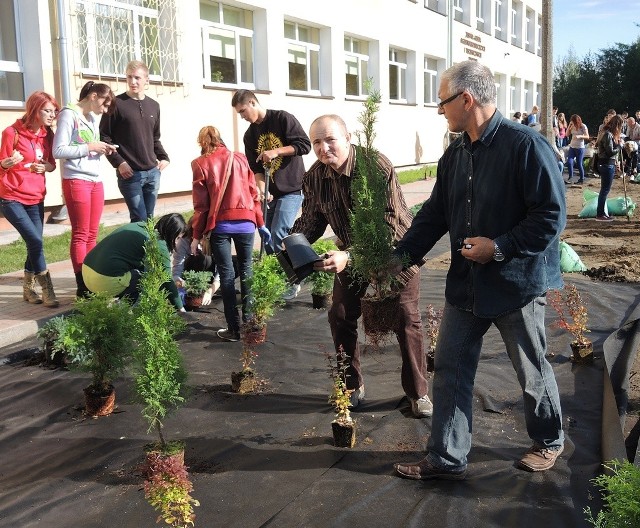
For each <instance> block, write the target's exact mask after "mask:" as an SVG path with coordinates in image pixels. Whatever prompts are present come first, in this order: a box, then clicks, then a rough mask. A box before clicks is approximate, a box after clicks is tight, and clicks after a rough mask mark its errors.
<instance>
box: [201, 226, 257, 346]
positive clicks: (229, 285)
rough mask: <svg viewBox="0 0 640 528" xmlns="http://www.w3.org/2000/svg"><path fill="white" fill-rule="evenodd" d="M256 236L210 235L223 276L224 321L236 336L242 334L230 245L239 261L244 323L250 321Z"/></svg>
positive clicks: (212, 248) (246, 234) (221, 282)
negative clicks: (250, 298)
mask: <svg viewBox="0 0 640 528" xmlns="http://www.w3.org/2000/svg"><path fill="white" fill-rule="evenodd" d="M254 236H255V233H240V234H218V233H211V236H210V242H211V252H212V253H213V259H214V260H215V261H216V266H217V267H218V273H219V274H220V291H221V293H222V303H223V305H224V318H225V320H226V321H227V328H228V329H229V330H231V331H232V332H233V333H235V334H237V333H238V332H240V316H239V314H238V307H237V304H236V287H235V276H236V274H235V271H234V268H233V259H232V257H231V241H233V245H234V246H235V248H236V255H237V258H238V271H239V273H240V293H241V296H242V320H243V321H245V322H246V321H247V320H248V318H249V315H250V314H249V295H250V292H249V286H248V279H249V278H250V277H251V272H252V269H253V267H252V262H251V257H252V255H253V238H254Z"/></svg>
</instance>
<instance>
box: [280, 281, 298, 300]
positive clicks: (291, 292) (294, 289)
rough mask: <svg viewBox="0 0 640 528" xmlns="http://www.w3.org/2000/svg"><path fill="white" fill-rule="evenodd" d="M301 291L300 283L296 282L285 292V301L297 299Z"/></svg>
mask: <svg viewBox="0 0 640 528" xmlns="http://www.w3.org/2000/svg"><path fill="white" fill-rule="evenodd" d="M299 293H300V285H299V284H294V285H293V286H291V288H289V289H288V290H287V291H286V292H284V295H283V296H282V298H283V299H284V300H285V301H290V300H292V299H295V298H296V297H297V296H298V294H299Z"/></svg>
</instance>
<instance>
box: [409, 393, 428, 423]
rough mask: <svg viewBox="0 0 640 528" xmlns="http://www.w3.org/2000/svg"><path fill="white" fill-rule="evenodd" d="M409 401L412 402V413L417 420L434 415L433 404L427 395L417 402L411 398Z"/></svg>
mask: <svg viewBox="0 0 640 528" xmlns="http://www.w3.org/2000/svg"><path fill="white" fill-rule="evenodd" d="M409 401H410V402H411V412H412V413H413V415H414V416H415V417H416V418H428V417H429V416H431V415H432V414H433V403H431V400H430V399H429V396H427V395H426V394H425V395H424V396H423V397H422V398H418V399H417V400H413V399H411V398H409Z"/></svg>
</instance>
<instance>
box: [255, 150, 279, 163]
mask: <svg viewBox="0 0 640 528" xmlns="http://www.w3.org/2000/svg"><path fill="white" fill-rule="evenodd" d="M279 155H280V154H278V151H277V150H275V149H274V150H265V151H264V152H261V153H260V155H259V156H258V158H257V159H256V163H262V164H263V165H267V166H269V164H270V163H271V162H272V161H273V160H274V159H276V158H277V157H278V156H279Z"/></svg>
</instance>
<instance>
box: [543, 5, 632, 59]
mask: <svg viewBox="0 0 640 528" xmlns="http://www.w3.org/2000/svg"><path fill="white" fill-rule="evenodd" d="M636 24H640V0H553V60H554V62H556V61H557V60H558V59H560V58H562V57H565V56H566V55H567V51H568V50H569V46H573V49H574V51H575V53H576V55H577V57H578V58H579V59H580V58H582V57H584V56H585V55H587V53H589V51H592V52H594V53H597V52H598V51H599V50H601V49H607V48H610V47H613V46H615V44H617V43H621V44H632V43H633V42H635V41H636V40H637V39H638V37H639V36H640V27H638V26H636Z"/></svg>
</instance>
